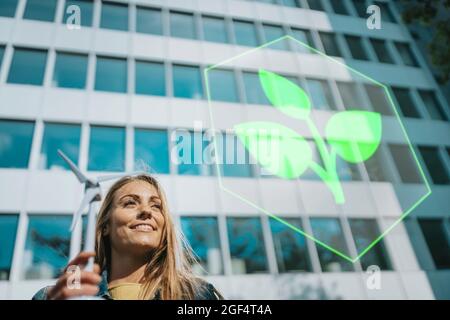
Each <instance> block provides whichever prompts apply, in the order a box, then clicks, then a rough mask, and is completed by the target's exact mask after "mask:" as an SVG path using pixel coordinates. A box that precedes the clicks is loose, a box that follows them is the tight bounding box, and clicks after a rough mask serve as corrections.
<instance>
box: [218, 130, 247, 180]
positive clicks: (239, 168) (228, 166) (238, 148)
mask: <svg viewBox="0 0 450 320" xmlns="http://www.w3.org/2000/svg"><path fill="white" fill-rule="evenodd" d="M216 137H217V138H218V139H217V141H216V145H217V149H218V150H217V154H218V158H219V161H220V162H219V170H220V172H221V174H222V176H225V177H251V176H252V167H251V165H250V155H249V153H248V151H247V149H245V147H244V145H243V144H242V142H241V140H239V139H238V137H237V136H235V135H233V134H225V133H223V134H222V135H220V136H219V135H218V134H217V135H216Z"/></svg>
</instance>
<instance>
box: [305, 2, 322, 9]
mask: <svg viewBox="0 0 450 320" xmlns="http://www.w3.org/2000/svg"><path fill="white" fill-rule="evenodd" d="M306 1H307V2H308V6H309V8H310V9H311V10H319V11H324V9H323V6H322V2H321V0H306Z"/></svg>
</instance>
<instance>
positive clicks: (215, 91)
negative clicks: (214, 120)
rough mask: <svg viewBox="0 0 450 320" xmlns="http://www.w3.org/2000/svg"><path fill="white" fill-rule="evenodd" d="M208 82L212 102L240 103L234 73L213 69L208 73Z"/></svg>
mask: <svg viewBox="0 0 450 320" xmlns="http://www.w3.org/2000/svg"><path fill="white" fill-rule="evenodd" d="M208 81H209V90H210V95H211V99H212V100H217V101H227V102H238V101H239V98H238V93H237V86H236V78H235V75H234V71H232V70H221V69H212V70H210V71H209V72H208Z"/></svg>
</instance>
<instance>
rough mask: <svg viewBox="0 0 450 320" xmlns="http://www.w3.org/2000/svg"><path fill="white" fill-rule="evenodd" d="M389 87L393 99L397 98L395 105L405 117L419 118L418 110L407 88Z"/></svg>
mask: <svg viewBox="0 0 450 320" xmlns="http://www.w3.org/2000/svg"><path fill="white" fill-rule="evenodd" d="M391 89H392V92H393V93H394V97H395V99H396V100H397V105H398V106H399V108H400V110H401V111H402V113H403V115H404V116H405V117H410V118H421V116H420V114H419V112H418V111H417V108H416V105H415V103H414V102H413V100H412V98H411V94H410V91H409V89H407V88H394V87H392V88H391Z"/></svg>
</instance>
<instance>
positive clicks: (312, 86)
mask: <svg viewBox="0 0 450 320" xmlns="http://www.w3.org/2000/svg"><path fill="white" fill-rule="evenodd" d="M306 87H307V90H308V92H309V97H310V99H311V102H312V106H313V108H314V109H319V110H336V105H335V104H334V99H333V96H332V94H331V90H330V87H329V86H328V83H327V82H326V81H325V80H317V79H306Z"/></svg>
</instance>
